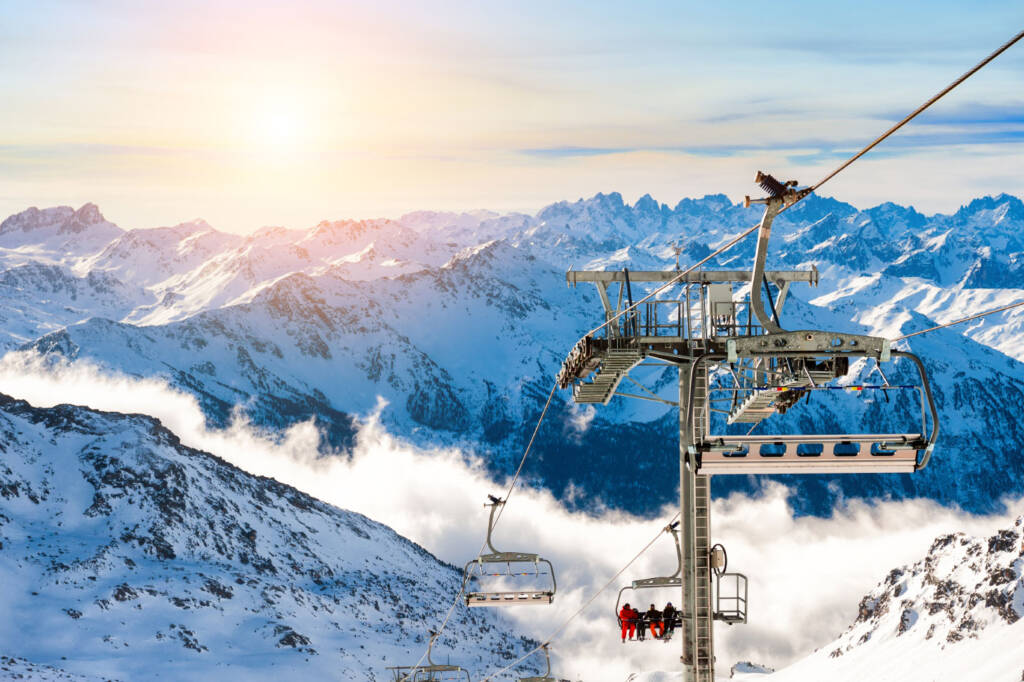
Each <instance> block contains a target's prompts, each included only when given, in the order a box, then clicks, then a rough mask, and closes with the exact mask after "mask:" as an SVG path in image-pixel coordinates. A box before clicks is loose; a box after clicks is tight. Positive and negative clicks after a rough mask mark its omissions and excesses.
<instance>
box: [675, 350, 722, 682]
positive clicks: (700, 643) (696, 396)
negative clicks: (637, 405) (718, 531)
mask: <svg viewBox="0 0 1024 682" xmlns="http://www.w3.org/2000/svg"><path fill="white" fill-rule="evenodd" d="M693 371H694V372H695V373H696V376H695V377H694V378H695V381H694V383H693V384H692V386H693V395H692V400H693V407H694V410H693V415H694V420H693V433H692V434H681V435H682V437H683V439H684V441H685V440H689V439H691V438H692V439H693V440H702V439H703V438H704V436H705V435H706V433H707V429H708V413H709V411H708V399H707V397H708V370H707V366H706V365H705V364H704V363H698V364H697V366H696V367H695V368H694V369H693ZM680 390H681V391H682V388H681V389H680ZM684 402H685V401H684V395H683V394H682V393H681V394H680V409H681V410H682V409H684ZM680 483H681V485H683V486H687V487H686V488H684V490H683V491H682V497H683V501H682V503H681V504H682V507H683V512H684V519H683V521H684V524H686V525H687V529H686V533H685V536H684V537H685V538H686V540H685V542H684V545H685V546H684V550H683V551H684V554H685V564H686V566H685V568H684V585H683V604H684V611H685V615H686V616H687V618H686V627H685V628H684V630H685V631H686V632H685V637H684V644H683V661H684V663H685V664H686V666H687V670H686V673H687V674H686V675H684V678H683V679H684V682H714V679H715V654H714V631H713V624H714V609H713V605H712V603H711V597H712V594H711V591H712V588H711V561H710V548H711V515H710V502H711V477H710V476H694V475H693V474H692V473H690V472H689V471H688V470H686V469H685V468H684V469H681V470H680ZM690 486H692V487H690ZM686 517H688V518H686ZM689 590H692V594H688V593H687V592H688V591H689Z"/></svg>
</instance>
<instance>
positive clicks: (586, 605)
mask: <svg viewBox="0 0 1024 682" xmlns="http://www.w3.org/2000/svg"><path fill="white" fill-rule="evenodd" d="M678 518H679V512H676V514H675V516H673V517H672V520H671V521H669V522H668V525H666V526H663V527H661V528H660V529H658V534H657V535H655V536H654V537H653V538H651V540H650V542H648V543H647V544H646V545H644V547H643V549H641V550H640V551H639V552H637V553H636V554H635V555H634V556H633V558H632V559H630V560H629V563H627V564H626V565H625V566H623V567H622V568H620V569H619V570H618V572H616V573H615V575H613V576H612V577H611V578H609V579H608V582H606V583H605V584H604V585H602V586H601V588H600V589H598V590H597V591H596V592H594V594H592V595H590V598H589V599H588V600H587V601H585V602H584V603H583V605H582V606H581V607H579V608H578V609H576V611H575V612H574V613H573V614H572V615H571V616H569V617H568V618H567V619H565V621H564V622H563V623H562V624H561V625H559V626H558V627H557V628H555V630H554V631H552V632H551V634H550V635H548V637H547V639H545V640H544V641H543V642H541V643H540V644H538V645H537V646H535V647H534V648H533V649H530V650H529V651H527V652H526V653H525V654H523V655H522V656H520V657H519V658H517V659H516V660H514V661H512V662H511V663H509V664H508V665H506V666H505V667H504V668H502V669H501V670H498V671H497V672H493V673H491V674H490V675H488V676H487V677H484V678H482V679H481V680H480V682H487V681H488V680H493V679H494V678H495V677H497V676H498V675H500V674H502V673H504V672H508V671H509V670H511V669H512V668H514V667H516V666H517V665H519V664H520V663H522V662H523V661H525V660H526V659H527V658H529V657H530V656H532V655H533V654H535V653H537V652H538V651H540V650H541V649H543V648H544V647H546V646H548V645H549V644H551V642H553V641H554V640H555V639H556V638H558V636H559V635H561V634H562V633H563V632H564V631H565V629H566V628H567V627H569V623H571V622H572V621H573V620H575V619H576V618H577V617H578V616H579V615H581V614H582V613H583V612H584V611H586V610H587V609H588V608H590V605H591V604H593V603H594V601H595V600H596V599H597V598H598V597H600V596H601V594H602V593H603V592H604V591H605V590H607V589H608V588H609V587H611V585H612V584H613V583H614V582H615V581H616V580H618V579H619V576H621V575H622V574H623V573H625V572H626V570H627V569H628V568H629V567H630V566H632V565H633V563H634V562H635V561H636V560H637V559H639V558H640V557H641V556H642V555H643V554H644V553H645V552H646V551H647V550H649V549H650V548H651V546H652V545H653V544H654V543H655V542H657V541H658V539H659V538H660V537H661V534H662V533H664V532H665V531H666V530H667V529H669V528H671V527H672V524H674V523H675V522H676V519H678Z"/></svg>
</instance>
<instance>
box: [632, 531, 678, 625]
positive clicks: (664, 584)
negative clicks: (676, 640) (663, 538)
mask: <svg viewBox="0 0 1024 682" xmlns="http://www.w3.org/2000/svg"><path fill="white" fill-rule="evenodd" d="M665 532H666V533H671V535H672V540H673V541H674V542H675V546H676V570H675V573H673V574H672V575H669V576H664V577H657V578H642V579H640V580H634V581H633V582H632V583H630V584H629V585H626V586H625V587H623V588H622V589H621V590H619V596H618V598H617V599H616V600H615V620H616V621H617V622H618V624H619V627H620V628H621V627H622V617H621V616H620V615H619V613H620V612H621V610H622V604H623V602H622V596H623V595H624V594H625V593H626V591H627V590H629V591H632V592H638V591H639V590H651V589H665V588H672V587H674V588H680V589H681V588H682V586H683V548H682V545H680V544H679V522H678V521H676V522H675V523H673V524H672V525H670V526H668V527H667V528H665ZM627 603H628V602H627ZM638 611H639V610H638ZM639 613H640V618H639V619H638V621H637V623H636V641H638V642H642V641H644V640H645V639H646V634H645V626H647V625H648V623H646V622H645V620H644V614H643V611H639ZM663 622H664V621H663ZM681 626H682V612H681V611H680V610H678V609H677V610H676V615H675V618H673V619H672V622H671V623H665V634H664V636H663V639H670V638H671V636H672V633H673V632H675V629H676V628H677V627H681Z"/></svg>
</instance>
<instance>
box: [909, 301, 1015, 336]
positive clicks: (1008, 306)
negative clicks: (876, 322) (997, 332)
mask: <svg viewBox="0 0 1024 682" xmlns="http://www.w3.org/2000/svg"><path fill="white" fill-rule="evenodd" d="M1022 305H1024V301H1017V302H1016V303H1011V304H1010V305H1004V306H1002V307H1001V308H993V309H992V310H986V311H985V312H983V313H978V314H977V315H971V316H970V317H964V318H962V319H959V320H954V321H953V322H947V323H946V324H940V325H938V326H937V327H930V328H928V329H922V330H921V331H919V332H913V333H911V334H904V335H903V336H899V337H896V338H895V339H893V341H902V340H903V339H909V338H910V337H911V336H917V335H918V334H925V333H927V332H933V331H935V330H936V329H945V328H946V327H952V326H953V325H956V324H962V323H964V322H970V321H971V320H976V319H978V318H979V317H986V316H988V315H994V314H995V313H1001V312H1003V311H1004V310H1010V309H1011V308H1019V307H1020V306H1022Z"/></svg>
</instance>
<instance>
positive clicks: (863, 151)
mask: <svg viewBox="0 0 1024 682" xmlns="http://www.w3.org/2000/svg"><path fill="white" fill-rule="evenodd" d="M1021 38H1024V31H1021V32H1020V33H1018V34H1017V35H1015V36H1014V37H1013V38H1011V39H1010V40H1008V41H1007V42H1005V43H1003V45H1001V46H1000V47H999V48H998V49H996V51H995V52H993V53H992V54H990V55H989V56H987V57H985V59H983V60H981V61H980V62H978V63H977V64H976V65H975V66H974V68H972V69H970V70H969V71H967V72H966V73H964V74H963V75H962V76H960V77H959V78H957V79H956V80H955V81H953V82H952V83H950V84H949V85H947V86H946V87H945V88H943V89H942V90H941V91H939V92H938V93H937V94H936V95H934V96H933V97H932V98H931V99H929V100H928V101H927V102H925V103H924V104H922V105H921V106H919V107H918V108H917V109H915V110H914V111H912V112H911V113H909V114H908V115H907V116H905V117H904V118H903V120H901V121H900V122H899V123H897V124H896V125H894V126H893V127H891V128H889V130H887V131H885V132H884V133H882V134H881V135H880V136H879V137H877V138H875V140H874V141H873V142H871V144H869V145H868V146H866V147H864V148H863V149H861V150H860V151H859V152H857V153H856V154H854V155H853V156H851V157H850V158H849V159H847V160H846V161H845V162H843V163H842V164H841V165H840V166H839V167H838V168H836V169H835V170H834V171H832V172H831V173H829V174H828V175H826V176H825V177H824V178H822V179H821V180H819V181H818V182H817V183H815V184H813V185H811V187H810V190H811V192H809V193H807V194H805V195H804V196H801V197H798V198H797V199H796V201H794V202H793V203H791V204H787V205H786V206H783V207H782V209H781V210H780V211H779V213H782V212H783V211H786V210H788V209H789V208H792V207H793V206H796V204H798V203H799V202H800V201H802V200H803V199H804V198H806V197H807V196H810V194H811V193H813V192H815V191H816V190H817V189H818V188H819V187H821V186H822V185H824V184H825V183H826V182H828V181H829V180H831V179H832V178H834V177H835V176H837V175H839V173H841V172H842V171H844V170H846V168H847V167H849V166H850V164H852V163H853V162H854V161H856V160H857V159H859V158H860V157H862V156H864V155H865V154H867V153H868V152H869V151H871V150H872V149H874V148H875V147H876V146H878V145H879V144H880V143H881V142H882V141H883V140H885V139H886V138H887V137H889V136H890V135H892V134H893V133H895V132H896V131H897V130H899V129H900V128H902V127H903V126H905V125H906V124H907V123H909V122H910V121H912V120H913V119H914V118H916V117H917V116H918V115H919V114H921V112H923V111H924V110H925V109H927V108H928V107H930V106H931V105H933V104H935V103H936V102H938V101H939V100H940V99H942V98H943V97H945V96H946V95H947V94H949V92H950V91H952V90H953V89H954V88H956V87H957V86H958V85H960V84H961V83H963V82H964V81H965V80H967V79H968V78H970V77H971V76H973V75H974V74H976V73H977V72H978V71H980V70H981V69H982V68H983V67H985V66H986V65H987V64H988V63H989V62H991V61H992V60H993V59H995V58H996V57H998V56H999V55H1001V54H1002V53H1003V52H1005V51H1006V50H1008V49H1009V48H1010V47H1012V46H1013V45H1014V44H1015V43H1017V42H1018V41H1019V40H1020V39H1021ZM776 215H778V214H776ZM759 227H760V223H758V224H757V225H754V226H753V227H751V228H749V229H747V230H744V231H743V232H741V233H740V234H738V235H736V236H735V237H733V238H732V239H731V240H729V242H728V243H726V244H725V245H724V246H722V247H720V248H719V249H717V250H716V251H715V252H714V253H712V254H711V255H709V256H707V257H706V258H703V259H701V260H700V261H698V262H697V263H695V264H694V265H691V266H690V267H689V268H687V269H686V270H683V271H682V272H680V273H679V274H677V275H676V276H675V277H673V278H672V279H670V280H669V281H667V282H665V283H664V284H662V285H661V286H660V287H658V288H657V289H655V290H654V291H652V292H651V293H649V294H647V295H646V296H644V297H643V298H641V299H640V300H639V301H637V302H635V303H633V304H632V305H630V306H629V307H628V308H625V309H623V310H622V311H621V312H619V313H617V314H616V315H614V316H613V317H611V318H610V319H608V320H607V321H605V322H604V323H603V324H600V325H598V326H596V327H594V328H593V329H591V330H590V331H589V332H587V333H586V334H584V337H587V336H591V335H593V334H596V333H597V332H599V331H601V330H602V329H604V328H605V327H607V326H608V325H609V324H611V323H612V322H615V321H616V320H617V319H619V318H620V317H622V316H623V315H625V314H626V313H628V312H630V311H632V310H635V309H636V308H637V307H639V306H640V304H641V303H646V302H647V301H649V300H650V299H652V298H653V297H655V296H657V295H658V294H660V293H661V292H662V291H664V290H665V289H668V288H669V287H671V286H674V285H676V284H678V283H679V282H681V281H682V279H683V277H685V276H686V275H688V274H689V273H691V272H693V271H694V270H695V269H696V268H699V267H700V266H701V265H704V264H705V263H707V262H708V261H709V260H711V259H712V258H714V257H715V256H718V255H720V254H722V253H724V252H725V251H728V250H729V249H731V248H732V247H733V246H735V245H736V244H738V243H739V242H740V241H741V240H742V239H743V238H744V237H746V236H747V235H749V234H751V233H752V232H755V231H756V230H757V229H758V228H759ZM751 286H753V284H751Z"/></svg>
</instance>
